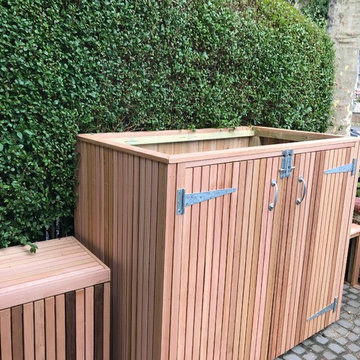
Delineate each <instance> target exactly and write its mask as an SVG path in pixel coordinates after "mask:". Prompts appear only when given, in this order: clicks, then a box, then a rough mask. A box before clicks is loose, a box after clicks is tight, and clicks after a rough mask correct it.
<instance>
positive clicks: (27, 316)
mask: <svg viewBox="0 0 360 360" xmlns="http://www.w3.org/2000/svg"><path fill="white" fill-rule="evenodd" d="M23 321H24V360H34V359H35V356H34V355H35V352H34V304H33V303H27V304H24V305H23ZM58 359H59V360H64V359H61V358H60V357H58Z"/></svg>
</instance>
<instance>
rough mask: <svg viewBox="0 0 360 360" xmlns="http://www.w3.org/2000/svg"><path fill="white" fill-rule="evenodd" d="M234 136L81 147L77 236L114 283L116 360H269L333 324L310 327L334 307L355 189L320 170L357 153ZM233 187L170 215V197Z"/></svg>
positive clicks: (101, 139)
mask: <svg viewBox="0 0 360 360" xmlns="http://www.w3.org/2000/svg"><path fill="white" fill-rule="evenodd" d="M237 130H238V135H236V136H230V135H229V134H227V133H225V135H224V133H223V132H221V131H218V130H216V129H204V130H201V131H199V132H198V131H196V132H195V134H191V132H188V131H164V132H150V133H148V132H141V133H119V134H116V133H111V134H94V135H81V136H80V137H79V142H80V144H81V145H80V146H79V147H78V149H79V152H80V158H81V161H80V171H79V175H78V176H79V179H80V184H79V187H78V193H79V196H85V197H86V199H79V202H78V208H77V210H76V218H77V219H76V226H78V227H79V228H78V229H76V234H77V235H78V236H79V237H80V239H81V241H82V242H83V243H84V244H87V245H88V246H89V248H90V249H92V250H93V251H94V252H95V254H97V255H98V256H100V257H101V259H104V261H105V263H107V264H108V265H109V266H110V267H111V268H112V271H113V279H114V281H113V286H112V290H111V302H112V309H113V317H112V318H113V321H112V344H113V347H112V358H113V359H116V360H118V359H119V360H122V359H126V360H127V359H132V360H143V359H154V360H155V359H162V360H169V359H170V360H173V359H181V360H184V359H186V360H187V359H204V360H206V359H212V358H215V359H234V360H235V359H254V360H267V359H271V358H274V357H276V356H278V355H280V354H281V353H283V352H285V351H286V350H288V349H290V348H291V347H293V346H294V345H296V344H297V343H299V342H301V341H302V340H304V339H306V338H307V337H309V336H310V335H312V334H313V333H314V332H316V331H318V330H319V329H321V328H323V327H324V326H326V325H328V324H330V323H331V322H332V321H334V319H335V318H336V317H337V316H338V313H336V314H334V315H331V314H327V315H325V316H323V317H321V318H319V319H316V320H314V321H311V322H307V321H306V319H307V318H308V317H309V316H311V315H312V314H313V313H315V312H316V311H318V310H319V309H321V308H322V307H324V306H326V305H328V303H329V302H330V301H332V300H331V299H332V298H333V297H334V296H340V284H341V276H339V272H340V273H341V271H343V269H344V265H343V264H344V257H345V256H346V242H345V241H344V239H345V238H344V233H345V232H346V231H348V226H349V224H348V222H347V218H346V216H348V214H349V212H350V206H351V193H352V192H353V186H354V181H353V178H354V177H352V178H351V174H350V173H344V174H334V175H326V174H324V171H325V170H326V169H328V168H332V167H336V166H339V165H342V164H345V163H350V162H352V159H353V158H355V157H357V156H358V141H359V140H358V139H354V138H342V137H337V136H332V135H329V134H315V133H306V132H299V131H288V130H279V129H269V128H263V127H254V128H251V129H250V128H241V129H237ZM237 130H236V131H237ZM249 131H252V133H251V134H250V133H249ZM234 134H236V132H235V133H234ZM286 149H293V150H294V166H295V169H294V170H293V171H292V173H291V176H290V177H289V178H285V179H281V178H280V173H279V169H280V167H281V162H282V151H283V150H286ZM96 154H98V155H96ZM102 163H103V165H102ZM299 176H302V177H303V178H304V179H305V181H306V185H307V193H306V196H305V198H304V201H303V202H302V203H301V204H300V205H297V204H296V199H297V198H299V197H301V196H302V191H303V184H302V183H300V182H299V181H298V179H299ZM272 180H276V181H277V184H278V194H279V197H278V203H277V206H276V208H275V209H274V210H273V211H269V204H270V203H271V202H273V199H274V196H275V189H274V187H272V186H271V181H272ZM81 181H82V183H81ZM94 181H95V182H98V183H96V184H94ZM230 187H235V188H237V191H236V192H235V193H233V194H229V195H225V196H222V197H218V198H216V199H212V200H209V201H206V202H201V203H198V204H194V205H192V206H188V207H186V208H185V212H184V215H177V214H176V206H177V190H178V189H185V192H186V193H187V194H189V193H196V192H202V191H211V190H218V189H223V188H230ZM85 207H87V209H85ZM345 214H347V215H346V216H345ZM99 222H104V224H103V225H102V224H100V223H99ZM102 256H103V257H102ZM340 275H341V274H340Z"/></svg>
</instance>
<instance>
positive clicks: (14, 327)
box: [11, 305, 24, 360]
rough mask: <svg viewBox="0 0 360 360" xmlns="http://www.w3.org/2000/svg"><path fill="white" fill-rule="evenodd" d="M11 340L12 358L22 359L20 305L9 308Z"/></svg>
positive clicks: (21, 315)
mask: <svg viewBox="0 0 360 360" xmlns="http://www.w3.org/2000/svg"><path fill="white" fill-rule="evenodd" d="M11 341H12V357H13V359H14V360H18V359H19V360H22V359H23V356H24V349H23V344H24V342H23V341H24V339H23V307H22V305H18V306H15V307H13V308H12V309H11Z"/></svg>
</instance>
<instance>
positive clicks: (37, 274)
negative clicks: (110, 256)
mask: <svg viewBox="0 0 360 360" xmlns="http://www.w3.org/2000/svg"><path fill="white" fill-rule="evenodd" d="M36 245H37V246H38V250H37V252H36V254H31V253H30V251H29V250H28V248H27V247H24V246H14V247H10V248H7V249H1V250H0V310H2V309H5V308H8V307H12V306H16V305H19V304H24V303H27V302H30V301H35V300H39V299H42V298H46V297H49V296H54V295H58V294H62V293H65V292H69V291H73V290H77V289H80V288H84V287H87V286H93V285H96V284H99V283H104V282H108V281H110V269H109V268H108V267H107V266H106V265H105V264H103V263H102V262H101V261H100V260H99V259H97V258H96V257H95V256H94V255H93V254H92V253H91V252H90V251H89V250H87V249H86V248H85V247H84V246H83V245H82V244H80V243H79V242H78V241H77V240H76V239H75V238H74V237H66V238H61V239H53V240H49V241H41V242H37V243H36Z"/></svg>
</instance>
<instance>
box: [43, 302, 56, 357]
mask: <svg viewBox="0 0 360 360" xmlns="http://www.w3.org/2000/svg"><path fill="white" fill-rule="evenodd" d="M55 319H56V317H55V299H54V297H49V298H46V299H45V344H46V347H45V349H46V351H45V353H46V360H55V359H56V329H55V325H56V324H55V321H56V320H55Z"/></svg>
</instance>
